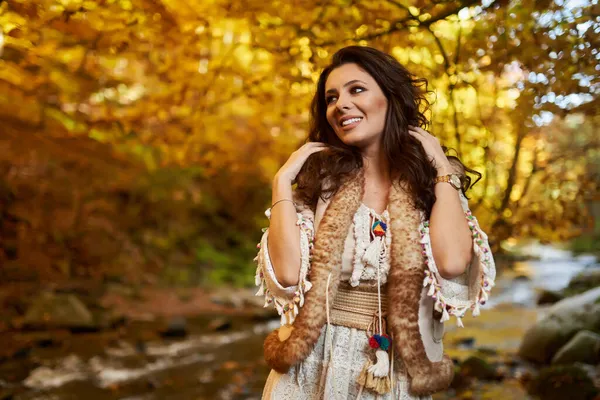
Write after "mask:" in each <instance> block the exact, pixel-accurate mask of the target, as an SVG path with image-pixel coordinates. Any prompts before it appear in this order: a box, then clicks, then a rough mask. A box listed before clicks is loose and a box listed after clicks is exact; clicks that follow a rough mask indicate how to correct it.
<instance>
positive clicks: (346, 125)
mask: <svg viewBox="0 0 600 400" xmlns="http://www.w3.org/2000/svg"><path fill="white" fill-rule="evenodd" d="M361 121H362V117H356V118H350V119H347V120H345V121H344V122H342V123H341V124H340V126H341V127H342V129H343V130H350V129H352V128H355V127H356V126H357V125H358V124H360V122H361Z"/></svg>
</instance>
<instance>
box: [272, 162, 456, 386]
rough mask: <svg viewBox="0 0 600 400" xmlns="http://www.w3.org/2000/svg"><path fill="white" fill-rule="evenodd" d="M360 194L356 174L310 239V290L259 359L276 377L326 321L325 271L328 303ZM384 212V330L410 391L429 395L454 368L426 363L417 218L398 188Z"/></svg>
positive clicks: (299, 357) (306, 349)
mask: <svg viewBox="0 0 600 400" xmlns="http://www.w3.org/2000/svg"><path fill="white" fill-rule="evenodd" d="M363 194H364V175H363V172H362V171H360V172H359V173H358V175H357V177H355V178H354V179H352V180H350V181H349V182H347V183H345V184H344V185H342V187H341V188H340V190H339V191H338V192H337V193H336V194H335V196H334V197H333V198H332V199H331V202H330V204H329V206H328V207H327V209H326V210H325V214H324V216H323V219H322V220H321V222H320V224H319V229H318V231H317V234H316V240H315V245H314V251H313V259H312V266H311V270H310V275H309V281H310V282H311V283H312V284H313V288H312V289H311V290H310V291H309V292H307V293H306V297H305V303H304V306H303V307H302V308H301V309H300V312H299V314H298V316H297V317H296V320H295V321H294V324H293V329H291V330H290V331H291V332H290V334H289V337H287V338H286V336H288V335H287V334H288V332H287V331H286V332H285V334H284V335H279V329H276V330H275V331H273V332H271V333H270V334H269V335H268V336H267V338H266V339H265V343H264V355H265V360H266V362H267V365H269V366H270V367H271V368H272V369H274V370H276V371H277V372H280V373H286V372H287V371H288V370H289V368H290V367H291V366H292V365H295V364H297V363H299V362H300V361H303V360H304V359H305V358H306V357H308V355H309V354H310V352H311V351H312V349H313V347H314V345H315V343H316V342H317V340H318V339H319V335H320V334H321V328H322V327H323V326H324V325H325V322H326V318H327V314H326V313H327V310H326V309H325V290H326V285H327V278H328V276H329V273H330V272H331V273H332V275H331V282H330V285H329V297H330V301H332V302H333V301H334V298H335V295H336V294H337V290H338V286H339V284H340V273H341V264H342V262H341V259H342V253H343V251H344V243H345V238H346V236H347V234H348V230H349V229H350V225H351V223H352V219H353V216H354V214H355V213H356V210H357V209H358V207H359V206H360V202H361V201H362V198H363ZM388 210H389V214H390V229H391V236H392V245H391V250H390V251H391V265H390V272H389V275H388V283H387V290H388V327H389V328H390V329H391V332H392V334H393V339H394V340H393V345H394V346H395V347H396V351H397V352H398V354H400V356H401V357H402V360H403V362H404V366H405V368H406V371H407V372H408V375H409V376H410V389H409V390H410V392H411V393H412V394H413V395H418V396H425V395H430V394H433V393H435V392H438V391H440V390H444V389H446V388H448V387H449V386H450V383H451V382H452V378H453V377H454V366H453V363H452V360H451V359H450V358H449V357H448V356H446V355H444V357H443V358H442V360H441V361H439V362H432V361H431V360H429V358H428V357H427V353H426V352H425V346H424V345H423V340H422V338H421V332H420V330H419V303H420V300H421V291H422V289H423V276H424V275H425V268H426V264H425V256H424V255H423V254H422V252H421V244H420V236H419V224H420V222H421V221H420V213H419V210H417V209H416V208H415V206H414V204H413V202H412V199H411V196H409V195H408V193H407V191H406V190H405V189H404V188H402V187H401V186H400V184H399V183H395V184H394V185H392V188H391V190H390V195H389V199H388ZM334 267H335V268H334ZM282 339H283V340H282Z"/></svg>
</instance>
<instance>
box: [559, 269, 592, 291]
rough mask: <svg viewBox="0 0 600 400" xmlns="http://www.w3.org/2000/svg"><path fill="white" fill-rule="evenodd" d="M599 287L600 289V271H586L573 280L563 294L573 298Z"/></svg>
mask: <svg viewBox="0 0 600 400" xmlns="http://www.w3.org/2000/svg"><path fill="white" fill-rule="evenodd" d="M597 287H600V269H589V270H587V269H586V270H584V271H582V272H580V273H578V274H577V275H575V276H574V277H573V278H571V281H570V282H569V285H568V286H567V287H566V288H565V289H564V290H563V293H564V294H565V295H566V296H573V295H575V294H579V293H583V292H585V291H587V290H590V289H594V288H597Z"/></svg>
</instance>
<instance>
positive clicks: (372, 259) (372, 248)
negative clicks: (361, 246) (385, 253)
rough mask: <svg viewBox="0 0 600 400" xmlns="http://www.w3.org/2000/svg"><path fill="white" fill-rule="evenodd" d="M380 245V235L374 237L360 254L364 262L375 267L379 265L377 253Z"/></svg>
mask: <svg viewBox="0 0 600 400" xmlns="http://www.w3.org/2000/svg"><path fill="white" fill-rule="evenodd" d="M380 246H381V237H379V236H378V237H376V238H375V239H374V240H373V241H372V242H371V243H370V244H369V246H368V247H367V250H366V251H365V254H364V255H363V256H362V260H363V261H364V263H365V264H367V265H371V266H372V267H374V268H377V266H378V265H379V253H380Z"/></svg>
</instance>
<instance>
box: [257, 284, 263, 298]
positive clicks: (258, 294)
mask: <svg viewBox="0 0 600 400" xmlns="http://www.w3.org/2000/svg"><path fill="white" fill-rule="evenodd" d="M264 294H265V287H264V286H263V284H262V283H261V284H260V287H259V288H258V292H256V294H255V296H262V295H264Z"/></svg>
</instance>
